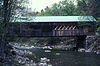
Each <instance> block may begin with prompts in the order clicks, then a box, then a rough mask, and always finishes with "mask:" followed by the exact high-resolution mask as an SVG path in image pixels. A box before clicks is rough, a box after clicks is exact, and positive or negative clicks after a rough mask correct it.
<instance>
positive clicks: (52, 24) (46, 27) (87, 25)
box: [8, 16, 96, 37]
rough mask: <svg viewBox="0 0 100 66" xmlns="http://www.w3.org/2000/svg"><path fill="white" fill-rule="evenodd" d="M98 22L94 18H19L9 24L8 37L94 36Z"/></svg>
mask: <svg viewBox="0 0 100 66" xmlns="http://www.w3.org/2000/svg"><path fill="white" fill-rule="evenodd" d="M95 30H96V20H95V18H94V17H92V16H34V17H20V18H19V17H18V18H15V20H13V21H11V22H10V24H9V33H8V36H20V37H22V36H23V37H25V36H26V37H45V36H83V35H86V36H87V35H94V34H95Z"/></svg>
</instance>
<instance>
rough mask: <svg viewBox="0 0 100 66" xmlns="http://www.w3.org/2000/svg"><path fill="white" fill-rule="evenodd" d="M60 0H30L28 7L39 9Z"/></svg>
mask: <svg viewBox="0 0 100 66" xmlns="http://www.w3.org/2000/svg"><path fill="white" fill-rule="evenodd" d="M59 1H61V0H30V6H29V7H30V8H31V9H32V10H34V9H35V11H39V12H40V11H41V10H42V9H44V8H45V7H46V6H51V5H52V4H54V3H59Z"/></svg>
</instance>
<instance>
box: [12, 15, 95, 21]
mask: <svg viewBox="0 0 100 66" xmlns="http://www.w3.org/2000/svg"><path fill="white" fill-rule="evenodd" d="M93 21H96V19H95V18H94V17H93V16H33V17H18V18H17V19H16V20H13V21H12V22H93Z"/></svg>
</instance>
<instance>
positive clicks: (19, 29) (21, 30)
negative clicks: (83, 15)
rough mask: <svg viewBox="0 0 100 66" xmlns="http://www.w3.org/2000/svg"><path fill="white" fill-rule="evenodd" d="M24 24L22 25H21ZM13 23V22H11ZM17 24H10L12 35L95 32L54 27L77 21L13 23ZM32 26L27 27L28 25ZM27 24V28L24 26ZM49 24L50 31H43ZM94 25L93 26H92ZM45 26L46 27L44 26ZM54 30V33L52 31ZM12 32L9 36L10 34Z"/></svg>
mask: <svg viewBox="0 0 100 66" xmlns="http://www.w3.org/2000/svg"><path fill="white" fill-rule="evenodd" d="M23 24H24V25H23ZM12 25H13V24H12ZM14 25H17V26H11V27H10V32H12V33H13V35H14V36H75V35H90V34H91V35H93V34H95V32H89V33H88V34H85V33H84V30H83V29H80V30H79V29H78V30H65V31H63V30H56V31H54V28H55V27H56V26H57V25H63V26H64V25H66V26H67V25H77V23H75V22H74V23H73V22H72V23H63V22H62V23H14ZM30 25H31V26H32V28H29V26H30ZM25 26H27V28H25ZM36 26H39V29H34V27H36ZM44 26H49V27H51V28H52V30H51V31H47V32H43V27H44ZM93 27H94V26H93ZM44 28H46V27H44ZM54 32H55V33H54ZM12 33H11V34H9V36H12Z"/></svg>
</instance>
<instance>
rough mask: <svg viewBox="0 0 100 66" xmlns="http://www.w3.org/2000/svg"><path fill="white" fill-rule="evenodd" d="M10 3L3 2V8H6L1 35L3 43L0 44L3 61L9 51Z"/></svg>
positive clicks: (5, 0) (7, 0)
mask: <svg viewBox="0 0 100 66" xmlns="http://www.w3.org/2000/svg"><path fill="white" fill-rule="evenodd" d="M8 2H9V0H4V1H3V8H4V12H3V18H4V20H3V22H2V28H3V29H2V34H1V42H0V48H1V49H0V50H1V52H0V54H1V57H2V58H3V59H5V56H6V54H5V50H6V49H7V43H8V42H7V28H8V25H7V23H8V22H9V17H8V16H9V11H8Z"/></svg>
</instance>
